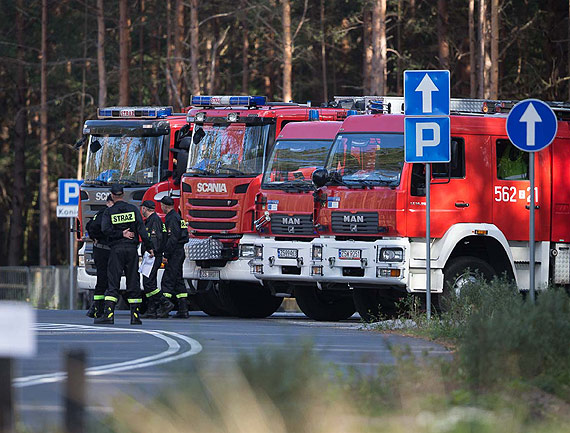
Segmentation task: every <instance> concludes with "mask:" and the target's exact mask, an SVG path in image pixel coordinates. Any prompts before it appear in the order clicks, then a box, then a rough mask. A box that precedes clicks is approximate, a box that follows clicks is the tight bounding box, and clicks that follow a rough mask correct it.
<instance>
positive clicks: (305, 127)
mask: <svg viewBox="0 0 570 433" xmlns="http://www.w3.org/2000/svg"><path fill="white" fill-rule="evenodd" d="M341 125H342V122H335V121H330V122H291V123H288V124H287V125H285V127H284V128H283V129H282V130H281V132H280V133H279V136H278V137H277V139H278V140H316V139H318V140H331V141H332V140H333V139H334V138H335V137H336V134H337V132H338V130H339V129H340V127H341Z"/></svg>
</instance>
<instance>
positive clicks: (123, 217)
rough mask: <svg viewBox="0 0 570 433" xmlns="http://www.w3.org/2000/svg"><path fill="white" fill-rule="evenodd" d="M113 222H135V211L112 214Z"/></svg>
mask: <svg viewBox="0 0 570 433" xmlns="http://www.w3.org/2000/svg"><path fill="white" fill-rule="evenodd" d="M111 222H112V223H113V224H122V223H133V222H135V213H134V212H125V213H117V214H114V215H111Z"/></svg>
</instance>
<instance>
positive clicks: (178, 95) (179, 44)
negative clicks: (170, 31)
mask: <svg viewBox="0 0 570 433" xmlns="http://www.w3.org/2000/svg"><path fill="white" fill-rule="evenodd" d="M183 49H184V2H183V0H176V5H175V7H174V68H173V69H174V71H173V80H174V83H173V84H174V86H173V89H174V98H175V99H174V101H176V105H177V106H178V107H179V108H180V109H182V108H183V107H184V103H183V102H182V100H183V98H184V94H183V90H182V87H183V81H182V75H183V72H184V54H183ZM174 101H172V102H174Z"/></svg>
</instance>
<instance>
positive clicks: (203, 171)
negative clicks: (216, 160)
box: [188, 167, 214, 175]
mask: <svg viewBox="0 0 570 433" xmlns="http://www.w3.org/2000/svg"><path fill="white" fill-rule="evenodd" d="M188 170H196V171H197V172H199V173H202V174H208V175H212V174H214V173H212V172H211V171H210V170H205V169H203V168H200V167H190V168H189V169H188Z"/></svg>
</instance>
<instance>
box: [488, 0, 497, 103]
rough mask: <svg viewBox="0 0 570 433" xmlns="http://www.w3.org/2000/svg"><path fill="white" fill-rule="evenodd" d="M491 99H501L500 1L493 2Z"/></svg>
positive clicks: (492, 0) (494, 0)
mask: <svg viewBox="0 0 570 433" xmlns="http://www.w3.org/2000/svg"><path fill="white" fill-rule="evenodd" d="M490 87H491V88H490V94H489V97H490V98H491V99H498V98H499V0H491V79H490Z"/></svg>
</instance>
